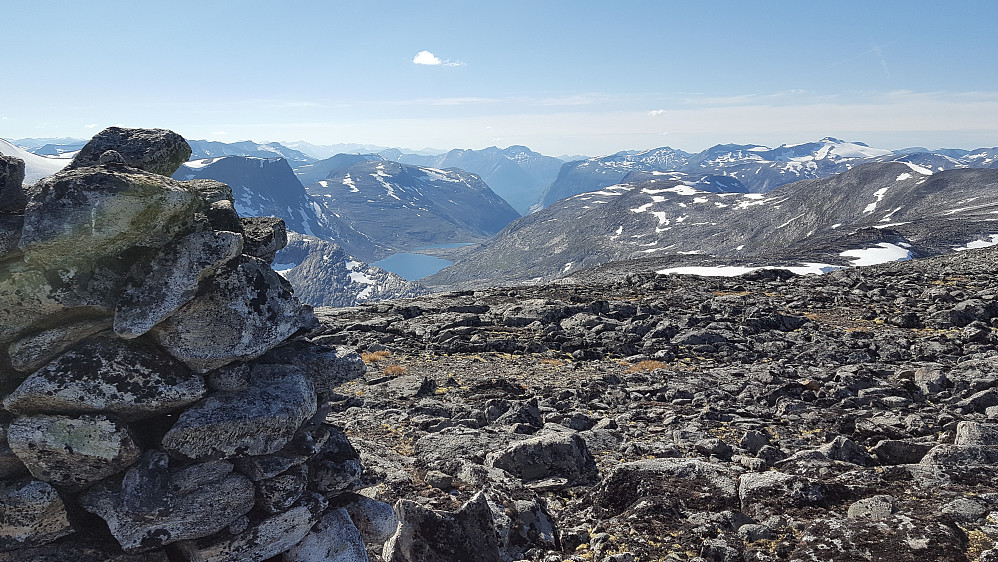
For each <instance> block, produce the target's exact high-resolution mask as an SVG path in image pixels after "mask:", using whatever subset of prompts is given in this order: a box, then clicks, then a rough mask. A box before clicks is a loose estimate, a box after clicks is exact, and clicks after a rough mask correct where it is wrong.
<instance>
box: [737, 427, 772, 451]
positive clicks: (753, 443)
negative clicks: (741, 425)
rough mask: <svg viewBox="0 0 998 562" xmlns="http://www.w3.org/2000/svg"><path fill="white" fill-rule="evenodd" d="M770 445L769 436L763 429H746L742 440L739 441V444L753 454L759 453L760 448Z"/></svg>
mask: <svg viewBox="0 0 998 562" xmlns="http://www.w3.org/2000/svg"><path fill="white" fill-rule="evenodd" d="M766 445H769V437H767V436H766V434H765V433H763V432H761V431H756V430H754V429H753V430H751V431H746V432H745V435H742V438H741V440H740V441H739V442H738V446H739V447H741V448H742V449H745V450H746V451H748V452H750V453H752V454H753V455H754V454H756V453H758V452H759V450H760V449H762V448H763V447H765V446H766Z"/></svg>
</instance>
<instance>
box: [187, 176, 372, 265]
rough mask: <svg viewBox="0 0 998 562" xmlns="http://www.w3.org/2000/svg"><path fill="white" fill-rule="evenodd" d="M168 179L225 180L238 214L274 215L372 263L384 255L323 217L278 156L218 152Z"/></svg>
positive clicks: (344, 226) (342, 225)
mask: <svg viewBox="0 0 998 562" xmlns="http://www.w3.org/2000/svg"><path fill="white" fill-rule="evenodd" d="M173 177H174V178H176V179H179V180H191V179H213V180H217V181H220V182H222V183H225V184H228V185H229V187H231V188H232V193H233V195H234V197H235V200H236V211H238V212H239V214H240V215H242V216H249V217H266V216H273V217H280V218H282V219H284V223H285V224H286V225H287V228H288V230H291V231H294V232H299V233H302V234H306V235H310V236H317V237H320V238H322V239H325V240H331V241H335V242H336V243H337V244H339V245H340V246H342V247H343V248H345V249H346V250H347V252H348V253H350V254H351V255H353V256H357V257H358V258H360V259H364V260H372V261H373V260H376V259H379V258H382V257H384V256H386V255H388V253H390V252H387V251H386V250H384V249H383V248H381V247H379V246H378V245H377V244H375V243H374V242H372V241H371V240H370V239H368V238H367V237H366V236H364V235H363V234H361V233H359V232H357V231H355V230H354V229H353V228H351V227H350V226H349V225H348V224H346V223H345V222H344V221H342V220H340V219H339V218H338V217H336V216H335V215H326V214H325V213H324V212H323V209H322V208H321V207H320V206H319V205H318V204H316V203H315V202H314V201H313V200H312V198H310V197H309V196H308V193H306V191H305V188H304V187H302V184H301V182H299V181H298V178H297V177H295V174H294V172H293V171H292V170H291V166H290V165H289V164H288V162H287V160H285V159H284V158H255V157H249V156H223V157H221V158H207V159H203V160H192V161H190V162H187V163H185V164H184V165H183V166H181V167H180V169H179V170H177V172H176V173H175V174H174V175H173Z"/></svg>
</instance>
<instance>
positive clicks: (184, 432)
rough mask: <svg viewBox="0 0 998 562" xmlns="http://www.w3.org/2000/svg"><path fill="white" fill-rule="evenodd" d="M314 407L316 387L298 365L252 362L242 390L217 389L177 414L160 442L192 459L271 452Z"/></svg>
mask: <svg viewBox="0 0 998 562" xmlns="http://www.w3.org/2000/svg"><path fill="white" fill-rule="evenodd" d="M315 412H316V398H315V392H314V391H313V390H312V385H311V384H310V383H309V381H308V379H307V378H306V377H305V375H304V374H303V373H302V372H301V371H300V370H298V369H295V368H293V367H286V366H281V365H256V366H254V368H253V371H252V372H251V374H250V386H249V388H247V389H246V390H242V391H234V392H216V393H214V394H211V395H209V396H208V397H207V398H205V399H204V400H203V401H201V402H200V403H198V404H195V405H194V406H191V407H190V408H188V409H187V410H186V411H185V412H184V413H183V414H181V415H180V419H178V420H177V423H176V424H174V426H173V428H171V429H170V431H169V432H167V434H166V435H165V436H164V437H163V447H164V448H165V449H166V450H167V451H168V452H170V453H172V454H178V455H181V456H183V457H186V458H190V459H195V460H207V459H213V458H215V459H217V458H232V457H244V456H255V455H269V454H272V453H275V452H277V451H279V450H280V449H281V447H283V446H284V445H286V444H287V443H288V442H289V441H291V439H292V438H293V437H294V435H295V431H297V429H298V427H299V426H301V425H302V424H303V423H304V422H305V421H306V420H308V419H309V418H311V417H312V416H313V415H314V414H315Z"/></svg>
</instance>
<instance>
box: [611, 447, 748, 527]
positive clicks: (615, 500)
mask: <svg viewBox="0 0 998 562" xmlns="http://www.w3.org/2000/svg"><path fill="white" fill-rule="evenodd" d="M638 501H646V502H654V503H657V504H661V505H662V506H663V507H664V508H665V510H677V509H678V510H689V511H706V510H712V511H723V510H730V509H737V508H738V487H737V484H736V482H735V475H734V474H733V473H732V472H731V471H730V470H729V469H728V468H726V467H724V466H721V465H717V464H712V463H709V462H704V461H701V460H696V459H670V458H660V459H645V460H640V461H634V462H628V463H623V464H620V465H617V466H616V467H615V468H614V469H613V471H612V472H610V474H608V475H607V476H606V477H604V478H603V480H602V481H601V482H600V483H599V484H598V485H597V486H596V489H595V490H594V493H593V508H594V510H595V511H596V512H597V513H599V514H601V515H603V516H607V517H612V516H615V515H619V514H621V513H624V512H625V511H627V510H628V509H629V508H631V507H632V506H633V505H634V504H635V503H637V502H638Z"/></svg>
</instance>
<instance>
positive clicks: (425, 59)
mask: <svg viewBox="0 0 998 562" xmlns="http://www.w3.org/2000/svg"><path fill="white" fill-rule="evenodd" d="M412 62H413V63H415V64H422V65H425V66H464V63H463V62H461V61H459V60H458V61H452V60H440V57H438V56H437V55H434V54H433V53H431V52H429V51H420V52H418V53H416V56H414V57H412Z"/></svg>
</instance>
